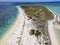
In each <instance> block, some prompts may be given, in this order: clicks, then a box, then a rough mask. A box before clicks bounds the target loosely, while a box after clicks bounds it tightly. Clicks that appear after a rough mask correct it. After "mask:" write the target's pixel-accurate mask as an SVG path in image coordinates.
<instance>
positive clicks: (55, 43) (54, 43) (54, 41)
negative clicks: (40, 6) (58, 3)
mask: <svg viewBox="0 0 60 45" xmlns="http://www.w3.org/2000/svg"><path fill="white" fill-rule="evenodd" d="M48 9H49V8H48ZM49 10H50V9H49ZM50 11H51V12H52V13H53V14H54V19H53V20H50V21H48V32H49V35H50V39H51V43H52V45H59V41H58V40H57V37H56V34H55V31H54V28H53V22H54V21H55V20H56V14H55V13H54V12H53V11H52V10H50Z"/></svg>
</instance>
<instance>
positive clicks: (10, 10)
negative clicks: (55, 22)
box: [0, 3, 60, 38]
mask: <svg viewBox="0 0 60 45" xmlns="http://www.w3.org/2000/svg"><path fill="white" fill-rule="evenodd" d="M29 4H36V3H8V4H7V3H3V4H2V3H1V4H0V37H2V36H3V35H4V34H5V32H7V31H8V29H7V27H10V25H11V24H12V23H13V22H14V21H15V20H16V17H17V15H18V10H17V8H16V6H21V5H29ZM37 5H44V6H47V7H48V8H50V9H51V10H52V11H53V12H54V13H56V14H57V15H58V16H60V3H37ZM7 20H8V21H7ZM7 22H8V23H7ZM56 35H57V37H58V38H60V30H58V31H56Z"/></svg>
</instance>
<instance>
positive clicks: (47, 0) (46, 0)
mask: <svg viewBox="0 0 60 45" xmlns="http://www.w3.org/2000/svg"><path fill="white" fill-rule="evenodd" d="M52 1H53V2H54V1H60V0H0V2H52Z"/></svg>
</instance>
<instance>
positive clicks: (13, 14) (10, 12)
mask: <svg viewBox="0 0 60 45" xmlns="http://www.w3.org/2000/svg"><path fill="white" fill-rule="evenodd" d="M6 8H7V7H6ZM6 8H3V9H1V7H0V9H1V10H0V38H2V37H3V36H4V35H5V33H7V31H9V29H10V27H11V26H12V25H13V24H14V22H15V21H16V19H17V16H18V9H17V7H9V8H7V9H6Z"/></svg>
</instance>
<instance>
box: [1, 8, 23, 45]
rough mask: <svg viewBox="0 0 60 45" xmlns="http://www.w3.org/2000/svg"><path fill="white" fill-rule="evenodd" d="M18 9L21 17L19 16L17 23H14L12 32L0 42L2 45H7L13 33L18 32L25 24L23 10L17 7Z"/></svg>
mask: <svg viewBox="0 0 60 45" xmlns="http://www.w3.org/2000/svg"><path fill="white" fill-rule="evenodd" d="M17 8H18V10H19V12H20V13H19V16H18V18H17V20H16V22H15V23H14V25H13V26H12V27H11V29H9V30H10V31H9V32H8V33H7V34H6V35H5V36H4V37H3V38H2V39H1V40H0V45H5V43H6V41H7V39H8V38H10V37H11V35H12V34H13V32H15V31H17V27H19V26H20V27H22V24H23V23H22V22H23V20H22V19H24V17H23V14H22V13H21V11H22V10H21V9H20V7H17ZM20 29H21V28H20Z"/></svg>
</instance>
